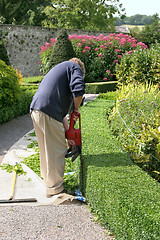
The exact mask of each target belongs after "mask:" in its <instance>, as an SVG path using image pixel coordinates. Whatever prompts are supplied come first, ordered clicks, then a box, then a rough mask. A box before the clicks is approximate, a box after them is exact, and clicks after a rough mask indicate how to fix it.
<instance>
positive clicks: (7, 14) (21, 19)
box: [0, 0, 51, 26]
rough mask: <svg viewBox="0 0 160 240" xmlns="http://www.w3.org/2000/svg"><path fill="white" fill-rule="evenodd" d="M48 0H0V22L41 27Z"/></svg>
mask: <svg viewBox="0 0 160 240" xmlns="http://www.w3.org/2000/svg"><path fill="white" fill-rule="evenodd" d="M50 2H51V1H49V0H28V1H24V0H0V22H1V23H3V24H19V25H39V26H40V25H41V21H42V20H44V19H45V17H46V16H45V14H44V13H43V10H44V8H45V7H46V6H47V4H50Z"/></svg>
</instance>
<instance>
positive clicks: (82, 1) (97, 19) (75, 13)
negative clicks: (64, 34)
mask: <svg viewBox="0 0 160 240" xmlns="http://www.w3.org/2000/svg"><path fill="white" fill-rule="evenodd" d="M123 12H124V9H123V8H122V4H120V3H119V0H108V1H104V0H74V1H73V0H51V5H48V6H47V7H46V8H45V9H44V13H45V14H46V19H45V20H44V21H43V23H42V24H43V25H44V26H45V27H47V26H49V27H58V28H73V29H90V30H108V29H110V28H112V27H113V25H114V19H115V18H114V14H115V13H118V14H119V15H120V16H123Z"/></svg>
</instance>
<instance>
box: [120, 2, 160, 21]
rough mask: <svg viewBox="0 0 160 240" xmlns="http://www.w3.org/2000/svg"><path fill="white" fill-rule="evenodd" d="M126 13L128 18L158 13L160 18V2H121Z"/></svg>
mask: <svg viewBox="0 0 160 240" xmlns="http://www.w3.org/2000/svg"><path fill="white" fill-rule="evenodd" d="M119 2H120V3H122V5H123V7H124V8H125V11H126V16H127V17H130V16H133V15H136V14H140V15H147V16H150V15H154V14H156V13H158V15H159V17H160V0H120V1H119Z"/></svg>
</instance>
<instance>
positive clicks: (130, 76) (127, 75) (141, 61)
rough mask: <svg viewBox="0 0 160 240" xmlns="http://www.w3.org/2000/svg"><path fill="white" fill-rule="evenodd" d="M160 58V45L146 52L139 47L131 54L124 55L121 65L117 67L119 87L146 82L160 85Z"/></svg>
mask: <svg viewBox="0 0 160 240" xmlns="http://www.w3.org/2000/svg"><path fill="white" fill-rule="evenodd" d="M159 56H160V44H156V45H153V46H152V47H151V48H150V49H146V50H142V49H141V48H140V47H138V48H137V49H136V50H135V51H133V52H130V54H125V55H123V57H122V58H121V62H120V64H117V66H116V77H117V79H118V85H121V84H129V83H134V84H139V83H145V82H148V83H149V82H152V83H154V84H158V83H159V79H160V58H159Z"/></svg>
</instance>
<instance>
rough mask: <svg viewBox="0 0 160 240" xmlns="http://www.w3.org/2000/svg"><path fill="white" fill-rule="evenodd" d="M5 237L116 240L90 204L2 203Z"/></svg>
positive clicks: (2, 236)
mask: <svg viewBox="0 0 160 240" xmlns="http://www.w3.org/2000/svg"><path fill="white" fill-rule="evenodd" d="M0 213H1V214H0V222H1V228H0V239H1V240H23V239H29V240H33V239H36V240H38V239H41V240H52V239H53V240H61V239H63V240H77V239H78V240H103V239H113V237H112V236H109V233H108V232H107V230H106V229H105V228H103V227H102V226H100V224H98V223H95V222H94V221H93V215H92V214H91V213H90V212H89V209H88V207H87V206H86V205H58V206H54V205H48V206H23V205H19V206H17V205H16V206H2V205H1V206H0Z"/></svg>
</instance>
